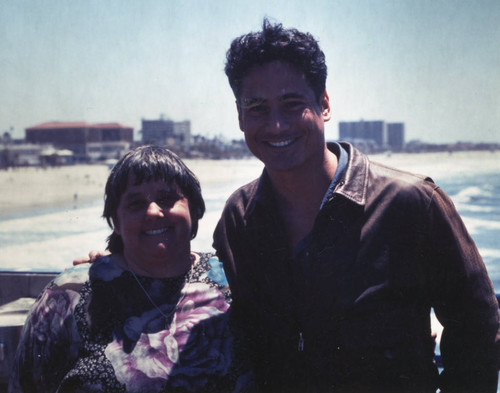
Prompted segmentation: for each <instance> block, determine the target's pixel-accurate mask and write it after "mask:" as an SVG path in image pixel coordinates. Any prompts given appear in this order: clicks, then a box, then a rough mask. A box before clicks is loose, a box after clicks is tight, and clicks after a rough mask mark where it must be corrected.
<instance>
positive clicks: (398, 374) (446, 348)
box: [214, 144, 499, 392]
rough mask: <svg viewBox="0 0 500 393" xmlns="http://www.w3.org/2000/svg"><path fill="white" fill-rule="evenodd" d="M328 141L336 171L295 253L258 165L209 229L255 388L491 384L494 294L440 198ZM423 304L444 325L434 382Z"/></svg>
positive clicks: (424, 182) (432, 188)
mask: <svg viewBox="0 0 500 393" xmlns="http://www.w3.org/2000/svg"><path fill="white" fill-rule="evenodd" d="M342 146H343V147H344V148H345V149H346V150H347V152H348V155H349V161H348V166H347V170H346V173H345V175H344V177H343V179H342V180H341V181H340V183H339V184H338V185H337V187H336V189H335V192H334V194H333V196H332V197H331V198H330V199H329V200H328V202H326V203H325V204H324V206H323V208H322V209H321V211H320V212H319V214H318V216H317V217H316V221H315V225H314V228H313V230H312V232H311V234H310V238H311V242H310V243H309V245H308V246H307V247H306V249H304V250H302V251H301V252H300V253H298V254H296V255H292V254H291V253H290V251H289V250H288V249H287V242H286V238H285V228H283V224H282V220H281V218H280V217H279V215H278V214H277V209H276V207H275V201H274V198H273V194H272V190H271V186H270V184H269V179H268V177H267V174H266V172H265V170H264V173H263V175H262V176H261V178H260V179H257V180H256V181H254V182H252V183H249V184H247V185H245V186H243V187H242V188H240V189H239V190H237V191H236V192H235V193H234V194H233V195H232V196H231V197H230V198H229V200H228V201H227V203H226V206H225V208H224V212H223V214H222V217H221V220H220V221H219V224H218V226H217V228H216V230H215V234H214V247H215V249H216V251H217V254H218V257H219V259H220V260H221V261H223V262H224V264H225V265H224V266H225V271H226V275H227V277H228V280H229V283H230V286H231V290H232V293H233V299H234V300H233V306H232V309H233V313H234V317H235V322H236V323H238V324H240V325H241V326H242V327H243V328H244V329H245V331H246V333H247V336H248V337H247V339H248V341H247V342H248V348H247V350H248V356H251V357H252V359H253V361H254V362H255V367H256V375H257V377H258V379H259V383H260V388H261V390H263V391H272V392H275V391H283V392H290V391H300V392H302V391H307V392H315V391H318V392H323V391H349V392H365V391H373V392H379V391H380V392H389V391H396V392H401V391H405V392H406V391H415V392H416V391H418V392H427V391H428V392H435V391H436V389H437V388H438V387H440V388H441V389H442V391H443V392H449V391H464V392H475V391H481V392H486V391H490V392H496V386H497V376H498V368H497V367H498V366H497V356H498V353H497V352H495V350H496V349H495V344H494V343H495V336H496V334H497V332H498V329H499V312H498V303H497V300H496V298H495V294H494V291H493V286H492V284H491V281H490V279H489V277H488V274H487V272H486V269H485V266H484V264H483V262H482V259H481V256H480V255H479V253H478V250H477V248H476V246H475V245H474V242H473V241H472V239H471V237H470V236H469V234H468V233H467V230H466V228H465V226H464V224H463V222H462V220H461V219H460V217H459V215H458V213H457V212H456V210H455V208H454V206H453V203H452V202H451V200H450V199H449V197H448V196H447V195H446V194H445V193H444V192H443V191H442V190H441V189H440V188H439V187H438V186H436V185H435V184H434V183H433V182H432V180H431V179H429V178H424V177H422V176H417V175H413V174H410V173H407V172H403V171H399V170H396V169H393V168H388V167H386V166H383V165H380V164H376V163H374V162H371V161H370V160H369V159H368V157H366V156H365V155H364V154H362V153H361V152H359V151H358V150H356V149H355V148H354V147H353V146H351V145H349V144H342ZM431 307H433V308H434V310H435V313H436V315H437V317H438V318H439V320H440V322H441V323H442V325H443V326H444V331H443V336H442V340H441V354H442V360H443V364H444V371H443V372H442V373H441V375H440V376H439V377H438V370H437V367H436V365H435V364H434V362H433V355H434V340H433V338H432V337H431V331H430V318H429V315H430V311H431Z"/></svg>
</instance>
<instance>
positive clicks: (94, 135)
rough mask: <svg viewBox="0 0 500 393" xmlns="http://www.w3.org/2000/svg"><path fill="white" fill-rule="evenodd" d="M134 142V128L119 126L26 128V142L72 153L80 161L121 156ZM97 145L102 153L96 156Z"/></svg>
mask: <svg viewBox="0 0 500 393" xmlns="http://www.w3.org/2000/svg"><path fill="white" fill-rule="evenodd" d="M133 140H134V130H133V128H131V127H127V126H123V125H121V124H118V123H99V124H88V123H85V122H49V123H43V124H39V125H37V126H33V127H29V128H27V129H26V142H28V143H34V144H47V143H49V144H52V145H53V146H54V147H55V148H56V149H67V150H71V151H72V152H73V153H74V158H75V160H77V161H91V160H106V159H109V158H117V157H120V156H121V155H123V154H124V153H125V152H126V151H128V150H130V147H131V145H132V143H133ZM96 146H99V148H100V151H101V152H102V153H103V154H99V155H96V154H94V153H95V148H96Z"/></svg>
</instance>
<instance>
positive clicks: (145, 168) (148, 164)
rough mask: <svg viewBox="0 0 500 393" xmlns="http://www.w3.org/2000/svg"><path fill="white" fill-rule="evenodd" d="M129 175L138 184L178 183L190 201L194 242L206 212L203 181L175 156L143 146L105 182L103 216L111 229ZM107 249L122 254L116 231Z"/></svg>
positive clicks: (155, 148)
mask: <svg viewBox="0 0 500 393" xmlns="http://www.w3.org/2000/svg"><path fill="white" fill-rule="evenodd" d="M130 175H133V178H134V180H135V185H139V184H142V183H144V182H149V181H158V180H163V181H165V182H167V183H169V182H174V183H175V184H177V185H178V186H179V188H180V189H181V192H182V194H183V195H184V196H185V197H186V199H187V200H188V202H189V213H190V216H191V225H192V228H191V239H193V238H194V237H195V236H196V233H197V232H198V221H199V220H200V218H202V217H203V214H204V213H205V202H204V200H203V196H202V195H201V186H200V182H199V181H198V179H197V178H196V176H195V175H194V174H193V172H191V171H190V170H189V168H188V167H187V166H186V164H184V162H182V160H181V159H180V158H179V157H178V156H177V155H176V154H175V153H173V152H171V151H170V150H168V149H167V148H164V147H161V146H140V147H138V148H136V149H134V150H131V151H129V152H128V153H127V154H125V155H124V156H123V157H122V158H121V159H120V160H119V161H118V162H117V163H116V165H115V166H114V167H113V169H112V170H111V173H110V175H109V177H108V180H107V182H106V188H105V192H104V211H103V213H102V216H103V217H104V218H105V219H106V221H107V222H108V225H109V226H110V227H111V229H113V219H114V218H115V217H116V212H117V209H118V205H119V204H120V199H121V197H122V195H123V194H124V193H125V191H126V189H127V186H128V185H129V180H130V178H131V177H130ZM107 249H108V250H109V251H111V252H122V251H123V241H122V238H121V236H120V235H118V234H116V233H115V232H113V233H112V234H111V235H110V236H109V237H108V245H107Z"/></svg>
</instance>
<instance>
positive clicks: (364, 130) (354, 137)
mask: <svg viewBox="0 0 500 393" xmlns="http://www.w3.org/2000/svg"><path fill="white" fill-rule="evenodd" d="M339 139H340V140H342V141H347V142H351V143H353V144H354V145H356V146H361V147H363V148H364V150H366V151H369V152H373V151H382V150H387V149H391V150H393V151H401V150H402V149H403V146H404V123H386V122H385V121H383V120H375V121H364V120H360V121H349V122H347V121H346V122H339Z"/></svg>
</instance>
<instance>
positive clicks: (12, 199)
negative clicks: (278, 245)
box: [0, 159, 262, 219]
mask: <svg viewBox="0 0 500 393" xmlns="http://www.w3.org/2000/svg"><path fill="white" fill-rule="evenodd" d="M183 161H184V162H185V163H186V165H187V166H188V167H189V168H190V169H191V170H192V171H193V172H194V173H195V174H196V176H197V177H198V179H199V180H200V182H201V184H202V189H203V190H204V191H205V189H206V187H210V186H213V185H215V186H218V185H221V184H224V183H227V182H228V183H235V184H234V186H231V191H232V190H234V189H236V187H237V186H239V185H242V184H244V183H246V182H248V181H250V180H253V179H254V178H256V177H257V176H258V175H259V174H260V172H261V171H262V163H260V161H258V160H253V159H250V160H200V159H185V160H183ZM109 173H110V170H109V168H108V167H107V166H106V165H70V166H60V167H47V168H36V167H22V168H13V169H9V170H0V219H1V218H9V217H12V216H17V215H20V214H21V215H29V214H30V213H31V212H34V211H36V210H40V209H46V208H58V209H66V208H73V207H74V206H77V205H81V204H84V203H86V202H92V201H96V200H101V201H103V196H104V187H105V185H106V180H107V178H108V176H109ZM227 196H229V195H227ZM103 206H104V203H103Z"/></svg>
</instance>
